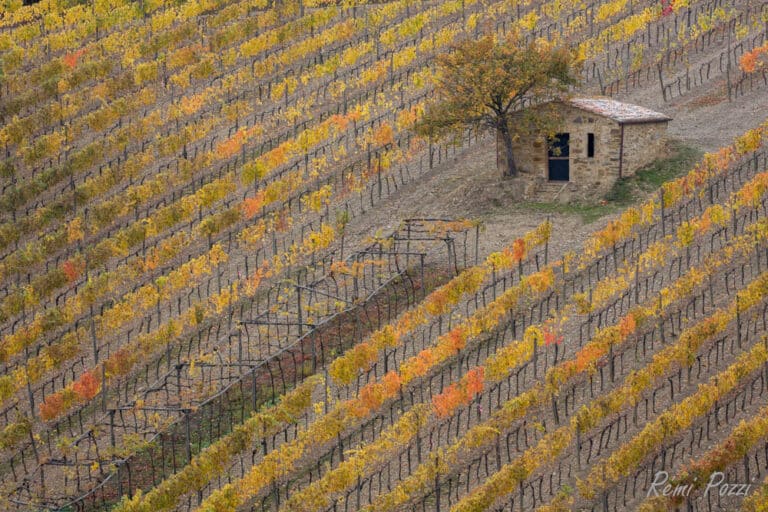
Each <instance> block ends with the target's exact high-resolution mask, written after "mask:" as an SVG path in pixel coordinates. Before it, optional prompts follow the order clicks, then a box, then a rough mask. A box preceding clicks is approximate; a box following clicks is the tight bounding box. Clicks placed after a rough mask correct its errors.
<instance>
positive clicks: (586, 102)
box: [568, 98, 672, 123]
mask: <svg viewBox="0 0 768 512" xmlns="http://www.w3.org/2000/svg"><path fill="white" fill-rule="evenodd" d="M568 103H570V104H571V105H573V106H574V107H578V108H580V109H582V110H586V111H588V112H592V113H594V114H597V115H600V116H604V117H607V118H609V119H613V120H614V121H617V122H619V123H652V122H658V121H670V120H672V118H671V117H669V116H667V115H666V114H662V113H660V112H655V111H653V110H651V109H649V108H645V107H641V106H639V105H632V104H629V103H622V102H620V101H616V100H612V99H610V98H571V99H570V100H568Z"/></svg>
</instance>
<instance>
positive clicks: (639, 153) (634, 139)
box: [621, 121, 667, 176]
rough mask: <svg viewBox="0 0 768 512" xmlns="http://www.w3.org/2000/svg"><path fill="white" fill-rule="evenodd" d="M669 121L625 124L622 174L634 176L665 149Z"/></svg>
mask: <svg viewBox="0 0 768 512" xmlns="http://www.w3.org/2000/svg"><path fill="white" fill-rule="evenodd" d="M666 136H667V122H666V121H664V122H661V123H642V124H625V125H624V161H623V162H622V166H621V167H622V168H621V174H622V176H632V175H634V174H635V172H637V170H638V169H641V168H642V167H644V166H646V165H648V164H650V163H651V162H653V161H654V160H655V159H657V158H658V157H659V155H660V154H661V153H662V151H663V150H664V141H665V139H666Z"/></svg>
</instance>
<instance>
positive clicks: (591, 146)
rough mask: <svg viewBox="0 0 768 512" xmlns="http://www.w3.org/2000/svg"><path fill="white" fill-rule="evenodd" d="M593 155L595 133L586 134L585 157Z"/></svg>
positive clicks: (592, 156)
mask: <svg viewBox="0 0 768 512" xmlns="http://www.w3.org/2000/svg"><path fill="white" fill-rule="evenodd" d="M594 157H595V134H594V133H588V134H587V158H594Z"/></svg>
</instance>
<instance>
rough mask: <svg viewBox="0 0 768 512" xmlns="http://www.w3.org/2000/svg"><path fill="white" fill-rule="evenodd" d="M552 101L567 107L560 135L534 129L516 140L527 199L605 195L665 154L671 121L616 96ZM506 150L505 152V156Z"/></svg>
mask: <svg viewBox="0 0 768 512" xmlns="http://www.w3.org/2000/svg"><path fill="white" fill-rule="evenodd" d="M549 106H550V107H551V106H555V107H556V108H557V110H558V111H560V112H562V117H561V128H560V129H559V133H557V135H556V137H555V138H554V139H551V140H549V139H546V138H545V137H543V136H542V135H540V134H539V135H536V134H534V135H530V136H523V137H520V138H519V139H518V140H517V141H515V143H514V155H515V163H516V164H517V166H518V169H519V170H520V179H521V180H523V182H524V196H525V197H526V198H527V199H534V200H536V199H538V200H544V201H552V200H558V201H562V202H567V201H570V200H594V199H599V198H600V197H602V196H603V195H605V194H606V193H607V192H608V191H609V190H610V189H611V186H612V185H613V183H614V182H615V181H616V180H617V179H618V178H620V177H623V176H632V175H633V174H635V172H636V171H637V170H638V169H639V168H641V167H643V166H644V165H647V164H649V163H650V162H652V161H653V160H654V159H656V158H657V157H658V156H659V154H660V152H661V151H662V149H663V147H664V143H665V137H666V131H667V124H668V123H669V121H670V120H671V118H670V117H668V116H666V115H664V114H661V113H659V112H654V111H653V110H650V109H647V108H645V107H640V106H638V105H631V104H628V103H622V102H619V101H616V100H613V99H610V98H572V99H569V100H566V101H558V102H553V103H551V104H550V105H549ZM503 154H504V152H503V151H499V152H498V155H499V158H503V156H502V155H503Z"/></svg>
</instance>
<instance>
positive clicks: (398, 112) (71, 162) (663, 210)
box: [0, 0, 768, 512]
mask: <svg viewBox="0 0 768 512" xmlns="http://www.w3.org/2000/svg"><path fill="white" fill-rule="evenodd" d="M22 3H23V2H22V1H21V0H0V369H1V371H0V510H9V511H12V510H14V511H33V510H34V511H37V510H62V511H75V510H78V511H81V510H82V511H90V510H114V511H116V512H154V511H162V510H183V511H208V512H220V511H235V510H255V511H263V512H267V511H286V512H288V511H292V512H293V511H297V512H298V511H301V512H310V511H316V512H342V511H343V512H348V511H353V510H361V511H366V512H374V511H377V512H383V511H423V512H427V511H452V512H477V511H482V510H496V511H505V512H506V511H508V512H512V511H517V510H538V511H541V512H544V511H550V512H555V511H564V510H591V511H595V512H608V511H617V510H643V511H646V512H650V511H666V510H675V509H676V508H678V509H681V510H682V509H685V510H701V511H704V510H737V509H742V510H746V511H765V510H768V420H767V419H766V418H768V414H767V413H768V328H767V326H766V325H767V324H766V322H768V318H766V315H768V99H767V98H768V2H766V1H764V0H674V1H669V2H666V1H665V2H656V1H649V0H513V1H509V0H419V1H416V0H393V1H387V2H384V1H381V2H366V1H362V0H361V1H357V0H349V1H341V2H337V1H333V2H329V1H325V0H304V1H303V2H302V1H299V2H294V1H285V2H271V1H269V0H139V1H135V0H88V1H82V2H80V1H68V0H42V1H41V2H39V3H36V4H33V5H22ZM513 32H515V33H520V34H523V36H524V39H525V40H526V41H535V40H541V39H543V40H546V41H548V42H550V43H552V45H561V46H562V45H567V46H568V47H570V48H572V49H573V51H574V54H575V56H576V59H577V61H578V64H579V73H580V79H581V81H582V84H581V86H580V90H581V92H587V93H590V94H595V95H605V96H611V97H616V98H619V99H622V98H625V97H629V98H631V97H632V96H633V95H641V96H643V97H653V98H654V101H655V102H656V105H657V107H658V108H660V109H664V108H665V105H667V106H669V109H678V110H676V115H679V117H681V118H682V119H683V120H684V119H685V113H684V112H682V110H683V109H682V106H685V105H686V104H687V103H686V102H693V101H698V100H700V99H701V98H702V97H704V96H703V94H704V92H703V91H706V94H709V95H710V96H711V95H712V94H714V95H716V96H717V103H718V104H721V105H725V106H728V105H737V104H738V105H743V104H749V105H756V106H757V107H756V112H757V114H756V115H757V118H756V117H755V116H754V115H753V116H752V117H749V116H742V119H741V121H740V122H741V124H740V133H739V135H738V136H736V137H735V138H733V137H726V136H723V137H721V140H720V142H719V149H718V150H716V151H711V152H708V153H706V154H705V155H704V156H703V157H702V158H701V159H700V160H699V161H698V162H697V163H696V164H695V165H693V166H692V167H691V168H689V169H685V172H684V173H683V174H682V176H680V177H678V178H676V179H673V180H671V181H667V182H666V183H664V184H663V185H662V186H661V188H660V189H658V190H655V191H654V192H651V193H649V194H648V195H647V197H644V198H642V200H641V201H638V202H637V204H635V205H634V206H631V207H629V208H627V209H625V210H624V211H623V212H621V213H619V214H615V215H613V216H612V218H610V219H607V223H606V222H605V221H604V222H602V223H601V224H600V225H599V226H598V225H595V226H591V227H590V228H589V232H590V234H589V235H588V236H587V237H586V240H585V241H584V243H583V244H581V243H578V244H577V243H576V242H574V241H571V243H570V245H569V244H568V241H567V240H565V239H567V238H568V237H569V236H570V234H569V233H568V232H567V230H562V229H560V230H559V229H558V228H557V226H556V225H555V223H556V222H557V216H554V218H542V219H541V222H538V220H537V221H536V222H534V223H532V224H531V223H530V222H529V224H528V225H533V226H534V227H531V228H530V229H527V228H526V229H521V228H520V227H519V226H510V230H509V231H508V232H505V233H503V236H502V240H501V241H495V240H494V241H489V240H488V238H489V235H488V233H486V232H485V226H484V225H483V223H482V222H481V221H479V220H476V219H474V218H472V217H471V216H468V215H466V212H462V211H461V209H460V208H458V209H455V211H454V212H453V213H455V214H454V215H450V216H446V215H433V214H432V212H431V210H430V209H429V206H428V205H424V209H423V211H421V213H420V214H419V215H403V214H401V212H399V211H398V210H397V209H396V208H393V207H392V204H393V203H392V201H394V200H396V198H397V197H400V196H402V195H403V194H407V193H408V191H413V190H418V189H419V187H423V186H425V185H424V183H425V180H427V179H428V178H429V177H433V176H438V177H439V176H440V175H441V174H440V173H441V172H443V171H444V169H445V168H446V166H448V165H449V164H452V163H453V164H455V163H456V162H461V159H462V158H463V157H464V156H465V155H466V154H467V153H468V152H471V151H478V148H482V147H483V146H488V145H489V144H490V142H489V141H490V140H491V139H490V138H489V135H488V134H486V133H483V132H480V131H476V130H466V131H464V132H463V133H461V134H460V135H459V136H457V137H456V138H454V139H452V140H432V139H428V138H423V137H419V136H417V135H416V133H415V132H414V130H413V126H414V123H415V122H416V121H417V120H418V119H419V118H420V117H421V116H422V115H423V113H424V111H425V108H426V106H427V104H428V102H429V101H430V99H431V97H432V96H433V93H434V89H435V86H436V81H437V79H438V77H437V74H436V64H435V60H436V57H437V56H438V55H440V54H441V53H444V52H446V51H448V50H449V49H450V48H451V45H453V44H456V43H458V42H460V41H462V40H465V39H467V38H474V39H477V38H479V37H481V36H483V35H489V34H493V35H496V36H497V37H499V38H503V37H504V36H505V35H507V34H509V33H513ZM713 91H714V92H713ZM707 98H709V96H707ZM708 101H711V100H708ZM739 102H741V103H739ZM734 117H736V114H734ZM718 121H722V120H718V119H715V118H712V119H708V120H707V122H709V123H712V124H717V123H718ZM491 145H492V144H491ZM467 179H470V178H467ZM441 200H442V198H440V197H438V198H437V199H436V201H441ZM371 226H375V227H376V229H370V228H371ZM577 242H578V241H577ZM660 472H664V473H663V474H664V475H666V477H667V480H665V481H664V482H663V483H660V480H659V474H660ZM718 475H719V477H720V478H722V482H721V484H722V485H720V486H719V488H718V489H717V490H713V489H712V488H711V487H709V486H708V484H710V483H711V482H712V481H713V480H712V479H713V478H718ZM667 483H669V484H670V485H672V486H679V487H682V488H683V489H684V490H685V491H686V492H684V493H678V494H675V495H663V493H662V492H661V491H662V488H663V486H664V485H665V484H667ZM726 483H727V484H726ZM730 484H750V488H749V492H748V493H738V492H732V493H731V494H730V495H729V494H728V493H727V492H726V493H725V494H723V493H722V492H720V491H722V489H723V485H725V486H726V487H725V488H726V490H727V489H728V485H730ZM734 488H735V487H734ZM649 489H656V490H657V491H658V492H656V493H653V492H649ZM743 494H747V496H746V497H745V496H744V495H743ZM685 507H687V508H685Z"/></svg>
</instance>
